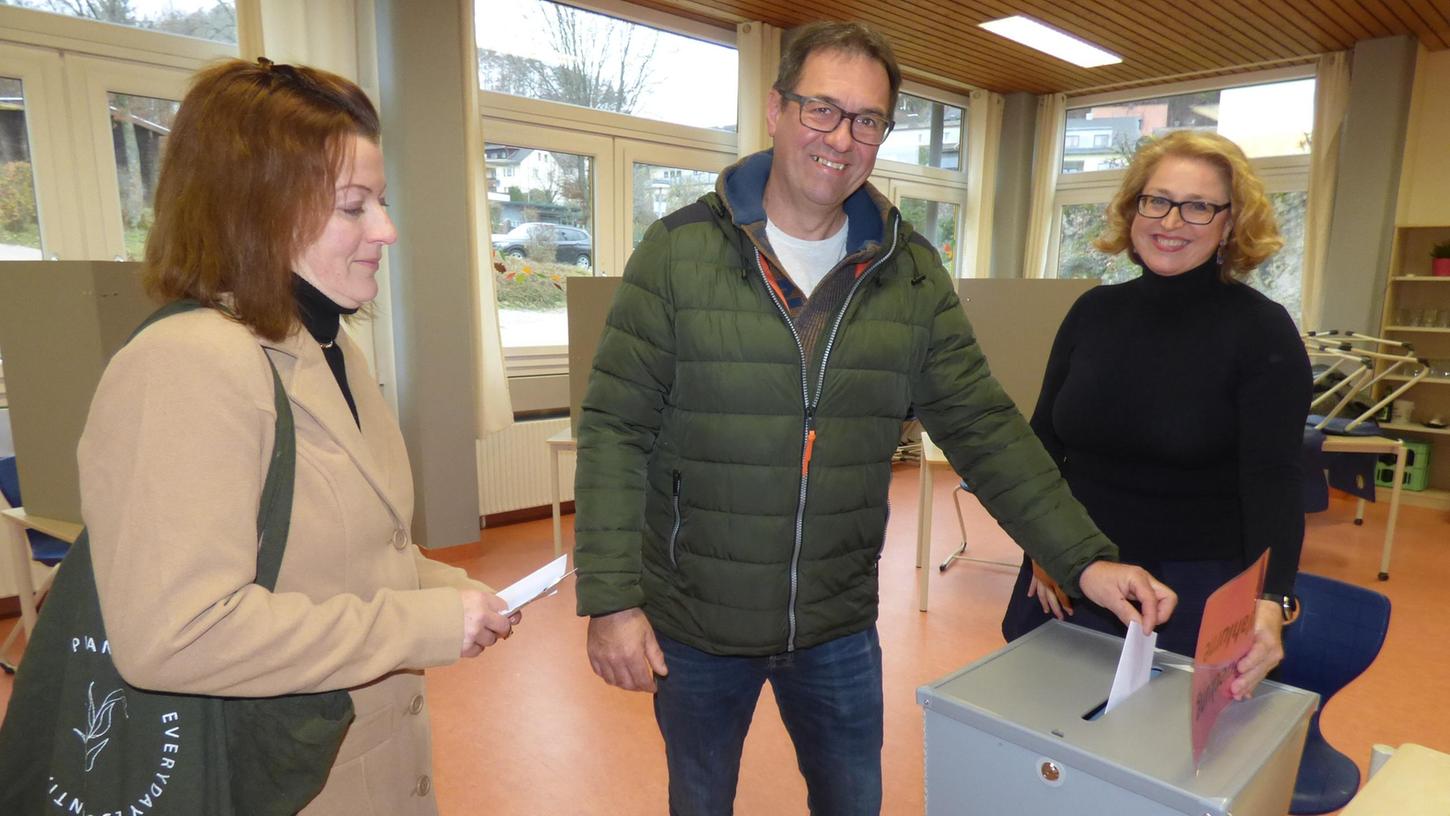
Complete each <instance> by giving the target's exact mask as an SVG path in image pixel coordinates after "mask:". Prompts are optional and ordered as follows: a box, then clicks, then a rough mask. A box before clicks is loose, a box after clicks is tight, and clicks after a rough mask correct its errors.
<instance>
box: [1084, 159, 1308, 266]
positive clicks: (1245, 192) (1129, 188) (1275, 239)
mask: <svg viewBox="0 0 1450 816" xmlns="http://www.w3.org/2000/svg"><path fill="white" fill-rule="evenodd" d="M1166 156H1178V157H1180V158H1188V159H1198V160H1200V161H1206V162H1208V163H1209V164H1212V165H1213V166H1215V167H1217V168H1218V169H1219V171H1220V172H1222V173H1223V175H1224V178H1225V179H1226V180H1227V181H1228V187H1229V203H1230V204H1231V205H1232V207H1231V209H1230V210H1229V216H1230V217H1231V218H1232V219H1233V224H1232V226H1231V227H1230V230H1229V234H1228V243H1227V244H1225V245H1224V247H1223V266H1222V268H1221V269H1220V270H1219V276H1220V277H1221V278H1222V279H1223V280H1224V282H1225V283H1227V282H1229V281H1232V280H1236V279H1237V280H1242V279H1243V278H1244V277H1246V276H1247V275H1248V274H1249V272H1251V271H1253V270H1254V269H1255V268H1257V267H1258V265H1259V264H1261V263H1263V262H1264V261H1265V260H1267V259H1268V258H1269V257H1270V256H1271V255H1273V254H1274V253H1275V252H1278V251H1279V248H1280V247H1282V246H1284V239H1283V238H1281V237H1280V236H1279V224H1278V221H1277V220H1276V219H1275V217H1274V206H1273V204H1272V203H1271V202H1270V201H1269V197H1268V195H1266V194H1265V193H1264V183H1263V182H1262V181H1259V177H1258V176H1257V175H1255V174H1254V171H1253V168H1252V167H1251V166H1250V165H1249V159H1248V157H1247V156H1245V155H1244V151H1243V150H1242V149H1240V148H1239V146H1238V145H1236V144H1234V143H1233V142H1231V141H1229V140H1228V139H1225V138H1224V137H1222V136H1220V135H1218V134H1217V133H1212V132H1209V131H1201V130H1178V131H1174V132H1173V133H1170V134H1168V135H1166V136H1163V137H1161V138H1158V139H1154V140H1153V141H1151V142H1148V143H1147V144H1145V145H1143V146H1142V147H1140V148H1139V149H1138V152H1137V153H1136V154H1134V155H1133V161H1132V163H1131V164H1129V165H1128V175H1127V176H1126V177H1125V178H1124V179H1123V186H1122V187H1120V188H1119V189H1118V193H1117V195H1115V196H1114V197H1113V200H1112V202H1111V203H1109V204H1108V212H1107V218H1108V225H1107V228H1106V229H1104V230H1103V233H1102V234H1101V235H1099V236H1098V237H1097V239H1096V240H1094V241H1093V246H1095V247H1097V248H1098V249H1100V250H1102V251H1103V252H1106V253H1108V254H1109V255H1116V254H1118V253H1119V252H1122V251H1124V250H1128V251H1130V252H1131V251H1132V246H1133V245H1132V238H1131V235H1130V230H1131V229H1132V225H1133V219H1134V218H1135V217H1136V216H1137V215H1138V196H1140V195H1142V193H1143V188H1144V187H1146V186H1147V184H1148V179H1149V177H1150V176H1152V175H1153V171H1154V170H1156V169H1157V168H1158V163H1159V162H1160V161H1162V160H1163V159H1164V157H1166ZM1135 260H1136V257H1135Z"/></svg>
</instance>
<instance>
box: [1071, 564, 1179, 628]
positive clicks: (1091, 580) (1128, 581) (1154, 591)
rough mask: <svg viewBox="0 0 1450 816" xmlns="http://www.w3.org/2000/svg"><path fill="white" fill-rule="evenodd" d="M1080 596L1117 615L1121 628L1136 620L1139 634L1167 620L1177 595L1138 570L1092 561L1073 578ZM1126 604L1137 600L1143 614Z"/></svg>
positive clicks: (1136, 568)
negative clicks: (1075, 579)
mask: <svg viewBox="0 0 1450 816" xmlns="http://www.w3.org/2000/svg"><path fill="white" fill-rule="evenodd" d="M1077 585H1078V588H1080V589H1081V590H1082V594H1083V597H1085V598H1087V599H1088V600H1090V601H1092V602H1093V603H1095V604H1097V605H1098V606H1101V607H1103V608H1104V609H1106V610H1108V611H1109V612H1112V613H1113V614H1114V615H1117V616H1118V620H1120V621H1122V622H1123V623H1124V625H1126V624H1128V623H1131V622H1132V621H1137V622H1138V625H1139V626H1141V627H1142V628H1143V634H1145V635H1146V634H1148V633H1149V632H1152V631H1153V627H1155V626H1157V625H1158V624H1160V623H1162V622H1163V621H1166V620H1168V618H1169V616H1171V615H1172V614H1173V608H1174V607H1175V606H1177V605H1178V594H1177V593H1175V592H1174V591H1173V590H1171V589H1169V588H1168V587H1166V586H1164V585H1163V584H1162V583H1160V582H1159V581H1158V579H1157V578H1154V577H1153V576H1152V575H1149V574H1148V571H1147V570H1145V569H1143V568H1142V567H1134V566H1131V565H1129V564H1119V563H1116V562H1113V561H1094V562H1092V563H1091V564H1088V565H1087V568H1086V569H1084V570H1083V571H1082V574H1081V575H1079V576H1078V578H1077ZM1130 601H1137V602H1138V604H1139V606H1141V607H1142V609H1143V611H1142V613H1141V614H1140V613H1139V611H1138V609H1137V608H1135V607H1134V606H1133V604H1132V603H1130Z"/></svg>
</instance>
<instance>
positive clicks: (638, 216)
mask: <svg viewBox="0 0 1450 816" xmlns="http://www.w3.org/2000/svg"><path fill="white" fill-rule="evenodd" d="M718 177H719V174H718V173H713V172H710V171H708V170H686V169H683V168H679V167H661V166H659V165H655V164H646V163H644V162H634V195H633V196H632V198H633V200H634V207H633V210H634V215H633V218H632V224H631V229H630V232H631V242H630V246H631V247H637V246H639V242H640V241H641V240H642V239H643V238H644V232H645V230H647V229H649V226H650V224H653V223H654V222H655V221H657V220H659V219H660V218H662V217H663V216H665V215H666V214H668V213H672V212H674V211H675V210H678V209H679V208H681V207H683V206H685V205H687V204H689V203H691V202H692V201H695V200H696V199H698V198H699V197H700V196H702V195H704V194H706V193H708V192H710V191H711V190H713V189H715V179H716V178H718Z"/></svg>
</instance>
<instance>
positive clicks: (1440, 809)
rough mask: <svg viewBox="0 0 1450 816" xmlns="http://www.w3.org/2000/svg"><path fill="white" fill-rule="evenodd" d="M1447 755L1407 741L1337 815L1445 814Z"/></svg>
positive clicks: (1449, 778)
mask: <svg viewBox="0 0 1450 816" xmlns="http://www.w3.org/2000/svg"><path fill="white" fill-rule="evenodd" d="M1447 813H1450V754H1444V753H1441V752H1440V751H1436V750H1433V749H1431V748H1426V747H1425V746H1423V745H1416V744H1414V743H1413V742H1407V743H1405V744H1404V745H1401V746H1400V747H1399V748H1398V749H1396V750H1395V753H1394V756H1391V757H1390V758H1389V761H1388V762H1386V763H1385V764H1384V767H1383V768H1380V769H1379V773H1376V774H1375V775H1374V776H1372V777H1370V780H1369V783H1368V784H1367V785H1365V786H1364V787H1363V788H1362V789H1361V790H1360V792H1359V793H1358V794H1356V795H1355V797H1354V798H1353V799H1351V800H1350V802H1349V804H1348V805H1347V806H1346V807H1345V808H1344V810H1341V811H1340V812H1339V814H1340V816H1445V814H1447Z"/></svg>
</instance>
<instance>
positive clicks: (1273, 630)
mask: <svg viewBox="0 0 1450 816" xmlns="http://www.w3.org/2000/svg"><path fill="white" fill-rule="evenodd" d="M1283 659H1284V609H1283V607H1281V606H1279V605H1278V604H1276V603H1274V602H1273V601H1265V600H1260V601H1258V602H1257V603H1255V605H1254V645H1253V646H1251V647H1250V648H1249V653H1248V654H1246V655H1244V656H1243V657H1242V658H1240V659H1239V664H1238V670H1239V674H1238V676H1237V677H1235V678H1234V680H1233V682H1232V683H1230V684H1229V687H1228V688H1229V693H1230V694H1232V695H1233V698H1234V699H1235V700H1247V699H1248V698H1250V697H1252V696H1254V686H1257V685H1258V684H1259V681H1260V680H1263V679H1264V676H1265V675H1267V674H1268V673H1269V672H1270V671H1272V670H1273V668H1274V667H1275V666H1277V665H1279V661H1281V660H1283Z"/></svg>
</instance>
